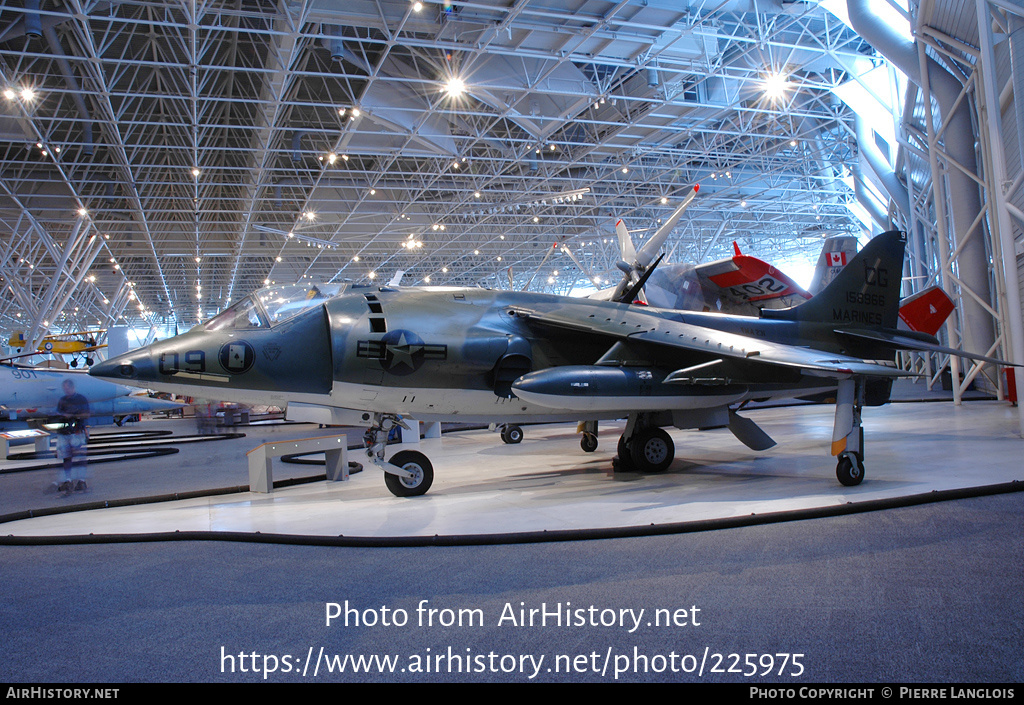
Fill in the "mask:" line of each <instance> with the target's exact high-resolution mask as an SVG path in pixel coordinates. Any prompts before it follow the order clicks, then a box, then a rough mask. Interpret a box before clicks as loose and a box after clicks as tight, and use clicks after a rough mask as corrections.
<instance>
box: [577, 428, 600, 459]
mask: <svg viewBox="0 0 1024 705" xmlns="http://www.w3.org/2000/svg"><path fill="white" fill-rule="evenodd" d="M576 430H577V431H578V432H580V433H582V434H583V437H582V438H580V448H582V449H583V452H584V453H593V452H594V451H595V450H597V421H580V422H579V424H578V425H577V426H576Z"/></svg>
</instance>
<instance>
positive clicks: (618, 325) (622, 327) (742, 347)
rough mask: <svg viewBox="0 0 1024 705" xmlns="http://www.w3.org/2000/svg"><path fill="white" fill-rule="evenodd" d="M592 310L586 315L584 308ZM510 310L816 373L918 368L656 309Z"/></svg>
mask: <svg viewBox="0 0 1024 705" xmlns="http://www.w3.org/2000/svg"><path fill="white" fill-rule="evenodd" d="M588 310H589V311H591V312H590V313H589V314H588V313H587V311H588ZM512 312H513V313H514V314H515V315H517V316H519V317H520V318H524V319H526V320H527V321H530V322H533V323H536V324H539V325H542V326H549V327H554V328H561V329H565V330H577V331H586V332H589V333H596V334H600V335H606V336H608V337H610V338H613V339H616V340H631V341H641V342H643V343H646V344H648V345H654V346H660V347H665V348H674V349H677V350H681V351H682V350H685V351H687V352H696V353H703V354H705V355H707V356H709V357H712V358H723V359H725V358H728V359H732V360H743V361H746V362H750V363H753V364H758V365H762V364H763V365H778V366H783V367H788V368H796V369H799V370H800V371H801V372H803V373H805V374H809V375H812V376H818V377H832V378H835V379H846V378H849V377H852V376H854V375H859V376H868V377H890V378H892V377H908V376H909V377H915V376H920V375H918V374H917V373H913V372H907V371H906V370H901V369H898V368H895V367H888V366H886V365H881V364H878V363H877V362H874V361H871V360H863V359H860V358H856V357H850V356H847V355H839V354H836V353H830V352H826V351H822V350H815V349H813V348H806V347H799V346H796V345H786V344H783V343H775V342H771V341H767V340H760V339H757V338H751V337H748V336H744V335H738V334H735V333H727V332H723V331H718V330H714V329H711V328H706V327H704V326H698V325H693V324H690V323H685V322H683V321H681V320H678V319H675V318H669V317H666V316H665V315H664V314H662V315H659V314H658V312H657V310H654V311H652V310H650V309H643V308H632V307H621V308H618V309H615V310H609V309H607V308H601V309H596V308H595V309H591V307H586V309H582V308H581V309H576V308H573V307H568V306H562V307H559V308H556V309H552V310H538V309H527V308H523V307H518V306H516V307H513V308H512Z"/></svg>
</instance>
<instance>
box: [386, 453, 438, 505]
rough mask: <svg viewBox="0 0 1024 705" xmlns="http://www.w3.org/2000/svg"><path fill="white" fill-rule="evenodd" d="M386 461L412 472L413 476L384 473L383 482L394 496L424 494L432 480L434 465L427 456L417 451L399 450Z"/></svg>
mask: <svg viewBox="0 0 1024 705" xmlns="http://www.w3.org/2000/svg"><path fill="white" fill-rule="evenodd" d="M388 462H390V463H391V464H392V465H397V466H398V467H400V468H402V469H403V470H408V471H409V472H411V473H412V474H413V477H411V478H407V477H401V476H400V475H392V474H391V473H389V472H386V473H384V484H385V485H387V486H388V489H389V490H390V491H391V494H393V495H395V496H396V497H418V496H419V495H422V494H426V493H427V490H429V489H430V485H431V484H432V483H433V482H434V466H433V465H431V464H430V461H429V460H427V456H425V455H423V453H420V452H419V451H416V450H403V451H399V452H398V453H395V455H394V457H392V458H391V460H389V461H388Z"/></svg>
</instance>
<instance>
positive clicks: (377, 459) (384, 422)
mask: <svg viewBox="0 0 1024 705" xmlns="http://www.w3.org/2000/svg"><path fill="white" fill-rule="evenodd" d="M395 426H401V427H402V428H406V429H408V428H409V427H408V426H407V425H406V424H405V422H403V421H402V419H401V418H400V417H399V416H398V415H397V414H374V415H373V426H371V427H370V428H368V429H367V430H366V434H365V435H364V436H363V442H364V443H365V444H366V457H367V459H368V460H369V461H370V463H371V464H373V465H376V466H377V467H378V468H380V469H381V470H383V471H384V484H385V485H386V486H387V488H388V490H389V491H390V492H391V494H393V495H395V496H396V497H417V496H419V495H423V494H426V493H427V490H429V489H430V485H431V484H433V482H434V467H433V466H432V465H431V464H430V460H428V459H427V456H425V455H424V454H423V453H420V452H419V451H418V450H403V451H399V452H398V453H395V455H394V457H392V458H391V461H390V462H388V461H385V460H384V449H385V448H386V446H387V441H388V433H389V432H390V431H391V429H393V428H394V427H395Z"/></svg>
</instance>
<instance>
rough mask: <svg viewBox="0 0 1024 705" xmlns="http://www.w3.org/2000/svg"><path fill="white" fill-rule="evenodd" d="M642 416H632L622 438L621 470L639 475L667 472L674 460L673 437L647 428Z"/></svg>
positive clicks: (620, 442)
mask: <svg viewBox="0 0 1024 705" xmlns="http://www.w3.org/2000/svg"><path fill="white" fill-rule="evenodd" d="M647 423H648V422H647V419H646V417H645V416H644V415H643V414H636V415H631V416H630V417H629V421H628V422H627V423H626V430H625V431H623V433H622V436H621V437H620V438H619V468H620V469H623V470H634V471H636V472H646V473H658V472H664V471H665V470H667V469H668V466H669V465H671V464H672V460H673V459H674V458H675V452H676V449H675V444H674V443H673V442H672V437H671V436H669V435H668V433H666V432H665V430H664V429H661V428H659V427H657V426H648V425H647Z"/></svg>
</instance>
